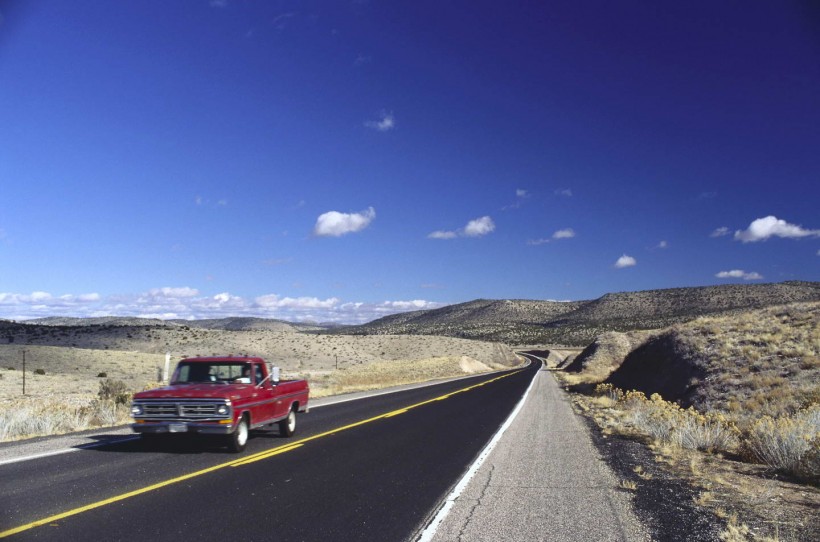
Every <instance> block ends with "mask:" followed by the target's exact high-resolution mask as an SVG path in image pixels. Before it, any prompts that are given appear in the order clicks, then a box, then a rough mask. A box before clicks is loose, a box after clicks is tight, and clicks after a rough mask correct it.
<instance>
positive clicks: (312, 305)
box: [255, 294, 339, 310]
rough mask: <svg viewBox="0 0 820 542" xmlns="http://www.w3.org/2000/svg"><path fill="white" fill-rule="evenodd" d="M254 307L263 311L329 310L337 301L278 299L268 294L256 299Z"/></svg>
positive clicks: (304, 298)
mask: <svg viewBox="0 0 820 542" xmlns="http://www.w3.org/2000/svg"><path fill="white" fill-rule="evenodd" d="M255 303H256V305H258V306H259V307H262V308H265V309H282V308H287V309H295V310H300V309H329V308H332V307H335V306H336V305H338V304H339V299H338V298H335V297H329V298H327V299H319V298H318V297H280V296H278V295H276V294H268V295H263V296H260V297H257V298H256V299H255Z"/></svg>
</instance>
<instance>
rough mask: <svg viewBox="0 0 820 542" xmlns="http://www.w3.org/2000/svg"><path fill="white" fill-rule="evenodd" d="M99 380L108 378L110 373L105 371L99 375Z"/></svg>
mask: <svg viewBox="0 0 820 542" xmlns="http://www.w3.org/2000/svg"><path fill="white" fill-rule="evenodd" d="M97 378H108V373H106V372H105V371H103V372H100V373H97Z"/></svg>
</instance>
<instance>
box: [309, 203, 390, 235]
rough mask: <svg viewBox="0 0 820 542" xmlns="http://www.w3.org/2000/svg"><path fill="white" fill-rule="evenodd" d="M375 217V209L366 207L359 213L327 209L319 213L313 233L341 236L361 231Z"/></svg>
mask: <svg viewBox="0 0 820 542" xmlns="http://www.w3.org/2000/svg"><path fill="white" fill-rule="evenodd" d="M375 218H376V210H375V209H373V207H368V208H367V209H365V210H364V211H362V212H360V213H340V212H338V211H328V212H327V213H324V214H321V215H319V218H317V219H316V225H315V226H314V227H313V235H315V236H317V237H341V236H342V235H347V234H348V233H355V232H359V231H362V230H363V229H365V228H366V227H368V226H369V225H370V223H371V222H373V219H375Z"/></svg>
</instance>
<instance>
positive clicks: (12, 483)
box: [0, 364, 540, 542]
mask: <svg viewBox="0 0 820 542" xmlns="http://www.w3.org/2000/svg"><path fill="white" fill-rule="evenodd" d="M539 366H540V365H539V364H532V365H531V366H529V367H527V368H525V369H522V370H515V371H507V372H504V373H496V374H493V375H482V376H478V377H472V378H469V379H463V380H458V381H454V382H448V383H444V384H438V385H435V386H429V387H424V388H418V389H413V390H408V391H403V392H397V393H391V394H388V395H381V396H377V397H371V398H367V399H361V400H357V401H351V402H346V403H340V404H334V405H328V406H324V407H322V408H314V409H313V410H312V411H311V412H310V413H308V414H304V415H301V416H300V417H299V420H298V428H297V434H296V435H295V436H294V437H293V438H291V439H283V438H280V437H278V435H276V433H275V432H272V433H259V434H258V435H257V436H256V437H255V438H253V439H252V440H251V441H250V442H249V444H248V448H247V449H246V451H245V452H244V453H242V454H239V455H233V454H229V453H226V452H225V451H224V450H222V449H220V448H218V447H212V448H203V446H202V445H201V443H198V442H189V441H179V442H175V443H173V444H170V445H168V444H165V445H162V446H160V447H153V448H151V447H146V445H145V444H144V443H142V442H141V441H139V440H129V441H126V442H121V443H117V444H112V445H107V446H101V447H97V448H93V449H87V450H82V451H80V452H77V453H71V454H63V455H57V456H51V457H44V458H40V459H36V460H32V461H25V462H20V463H12V464H6V465H0V480H2V483H1V484H2V491H0V512H2V515H0V537H7V538H8V539H9V540H59V541H65V540H72V539H73V540H84V539H86V538H88V537H89V536H90V535H94V536H96V537H99V538H102V539H106V540H140V541H145V540H152V541H154V540H174V541H177V540H179V539H180V538H181V537H183V538H196V539H203V540H217V539H241V540H246V541H252V540H288V541H290V540H301V541H312V540H322V541H327V540H360V541H366V540H374V541H379V542H383V541H399V540H411V539H414V538H415V537H416V536H417V534H418V533H419V531H420V529H422V528H423V527H424V526H425V525H426V523H427V522H428V521H429V520H430V518H431V516H432V514H433V513H434V512H435V511H436V509H437V508H438V506H439V505H440V503H441V501H442V499H443V498H444V496H445V495H446V494H447V493H448V491H449V490H450V488H451V487H452V486H453V485H454V484H455V483H456V482H457V481H458V479H459V478H460V477H461V475H462V474H463V473H464V471H465V470H466V468H467V467H468V466H469V464H470V463H471V462H472V461H473V459H474V458H475V457H476V456H477V454H478V453H479V452H480V451H481V449H482V448H483V447H484V445H485V444H486V443H487V441H488V440H489V439H490V438H491V437H492V435H493V434H494V433H495V432H496V431H497V430H498V427H499V426H500V425H501V424H502V423H503V422H504V420H505V419H506V418H507V416H508V415H509V414H510V412H511V410H512V409H513V407H514V406H515V405H516V403H518V401H519V400H520V399H521V397H522V395H523V393H524V392H525V390H526V389H527V387H528V386H529V384H530V382H531V381H532V379H533V377H534V376H535V374H536V372H537V371H538V368H539Z"/></svg>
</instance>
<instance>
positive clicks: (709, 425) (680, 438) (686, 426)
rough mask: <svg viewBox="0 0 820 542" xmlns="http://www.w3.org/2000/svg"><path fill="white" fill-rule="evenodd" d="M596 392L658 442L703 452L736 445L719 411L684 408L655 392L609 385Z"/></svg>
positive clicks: (731, 426)
mask: <svg viewBox="0 0 820 542" xmlns="http://www.w3.org/2000/svg"><path fill="white" fill-rule="evenodd" d="M596 391H598V392H599V393H601V394H603V395H605V396H607V397H610V398H612V399H614V400H615V401H617V403H616V404H617V405H618V406H619V407H620V408H622V409H623V410H624V411H625V412H626V416H625V420H626V422H627V423H629V424H630V425H631V426H632V427H633V428H635V430H637V431H638V432H640V433H642V434H644V435H648V436H649V437H651V438H652V439H653V440H655V441H657V442H659V443H662V444H670V445H672V446H678V447H680V448H686V449H690V450H703V451H707V452H719V451H728V450H732V449H734V448H736V446H737V443H738V438H737V437H738V430H737V428H736V427H735V426H734V424H732V423H731V422H730V421H729V420H727V419H726V418H725V417H724V416H723V415H722V414H720V413H716V412H707V413H702V412H698V411H697V410H695V409H694V408H692V407H689V408H687V409H684V408H681V407H680V406H679V405H677V404H675V403H671V402H669V401H665V400H664V399H663V398H662V397H661V396H660V395H658V394H657V393H654V394H652V395H651V396H650V397H649V398H647V397H646V395H644V394H643V393H642V392H639V391H629V392H626V393H624V392H622V391H621V390H618V389H617V388H613V387H611V385H601V386H598V387H597V388H596Z"/></svg>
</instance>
